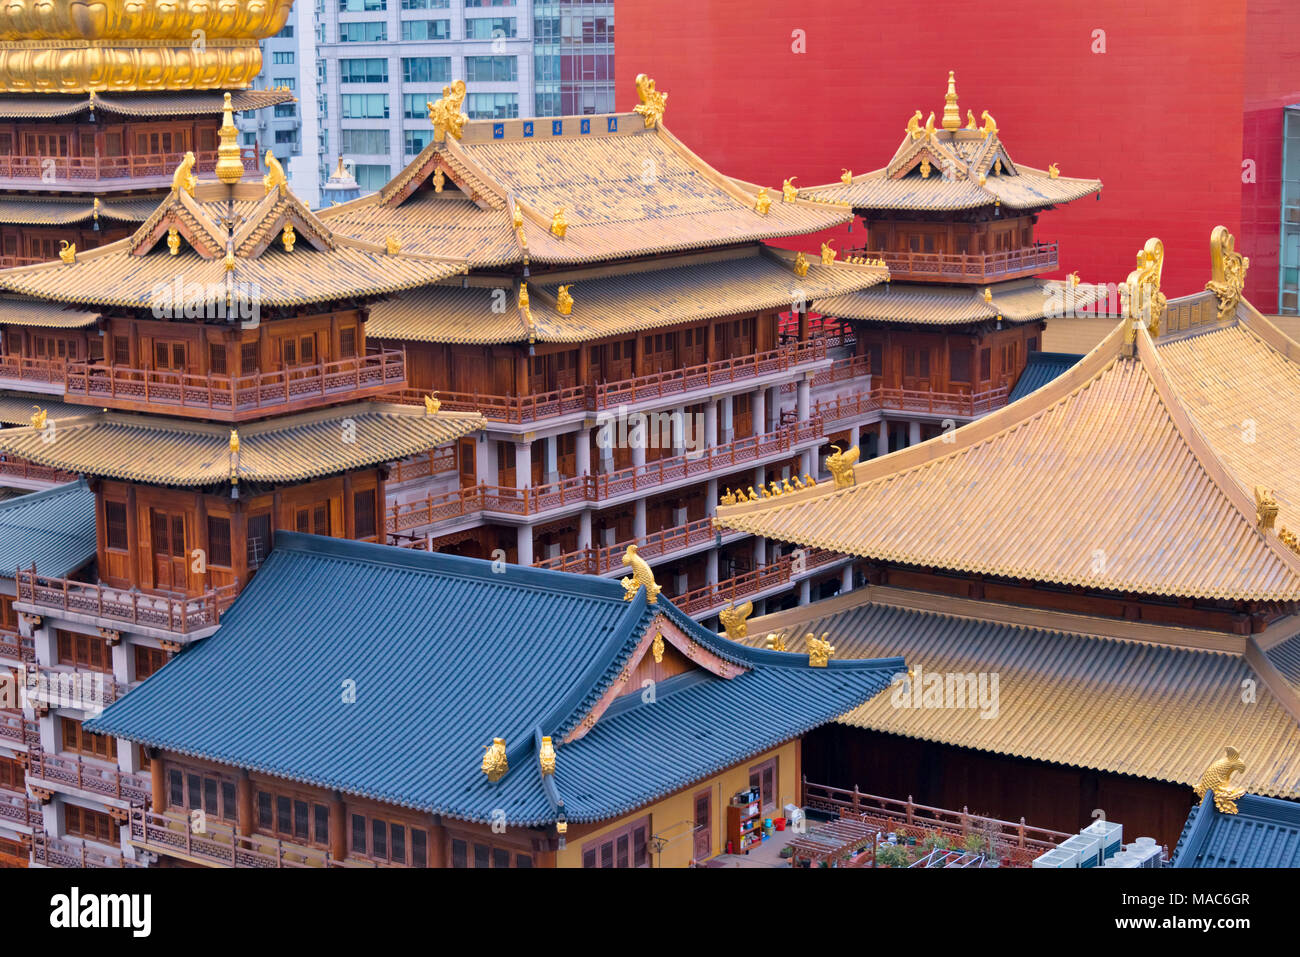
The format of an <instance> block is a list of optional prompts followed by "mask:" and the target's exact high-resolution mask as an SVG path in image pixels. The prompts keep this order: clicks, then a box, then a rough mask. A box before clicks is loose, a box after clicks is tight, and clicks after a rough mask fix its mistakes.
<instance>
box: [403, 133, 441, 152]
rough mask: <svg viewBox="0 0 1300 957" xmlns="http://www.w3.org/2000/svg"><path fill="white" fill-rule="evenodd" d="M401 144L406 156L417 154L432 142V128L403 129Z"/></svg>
mask: <svg viewBox="0 0 1300 957" xmlns="http://www.w3.org/2000/svg"><path fill="white" fill-rule="evenodd" d="M402 139H403V146H404V147H405V149H406V155H407V156H418V155H419V154H420V151H421V150H422V149H424V148H425V147H426V146H428V145H429V144H430V143H432V142H433V130H432V129H427V130H403V131H402Z"/></svg>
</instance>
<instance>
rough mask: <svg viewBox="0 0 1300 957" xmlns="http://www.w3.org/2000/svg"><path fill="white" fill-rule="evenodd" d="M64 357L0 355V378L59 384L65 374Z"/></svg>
mask: <svg viewBox="0 0 1300 957" xmlns="http://www.w3.org/2000/svg"><path fill="white" fill-rule="evenodd" d="M67 370H68V363H67V360H66V359H35V358H28V357H26V356H11V355H0V379H16V380H18V381H19V382H32V383H41V384H44V385H61V384H62V383H63V382H64V379H65V377H66V376H67Z"/></svg>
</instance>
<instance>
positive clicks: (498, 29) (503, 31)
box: [465, 17, 519, 40]
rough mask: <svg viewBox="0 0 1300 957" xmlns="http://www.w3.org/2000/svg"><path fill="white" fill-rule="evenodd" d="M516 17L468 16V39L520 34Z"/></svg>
mask: <svg viewBox="0 0 1300 957" xmlns="http://www.w3.org/2000/svg"><path fill="white" fill-rule="evenodd" d="M516 24H517V21H516V20H515V18H514V17H466V18H465V39H466V40H496V39H499V38H502V37H506V38H509V37H514V36H518V35H519V30H518V27H517V25H516Z"/></svg>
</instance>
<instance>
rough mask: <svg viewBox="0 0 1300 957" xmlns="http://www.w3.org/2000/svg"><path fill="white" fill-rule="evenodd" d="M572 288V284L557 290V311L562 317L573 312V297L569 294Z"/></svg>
mask: <svg viewBox="0 0 1300 957" xmlns="http://www.w3.org/2000/svg"><path fill="white" fill-rule="evenodd" d="M572 286H573V284H572V283H570V284H569V285H567V286H559V287H557V288H556V290H555V309H556V311H557V312H558V313H559V314H560V315H562V316H567V315H569V314H571V313H572V312H573V296H572V294H570V292H569V289H570V288H572Z"/></svg>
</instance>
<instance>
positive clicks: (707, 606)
mask: <svg viewBox="0 0 1300 957" xmlns="http://www.w3.org/2000/svg"><path fill="white" fill-rule="evenodd" d="M802 552H803V554H802V555H799V554H795V553H791V554H789V555H783V556H782V557H781V558H779V559H777V560H776V561H774V562H769V563H768V564H766V565H761V566H759V567H758V568H755V569H754V570H752V571H748V572H744V573H742V574H740V575H736V576H733V577H732V578H727V579H724V580H722V581H720V582H716V583H714V584H711V585H703V586H701V587H699V588H695V589H692V590H691V591H688V592H686V593H685V594H683V595H677V596H675V597H674V598H673V604H674V605H676V606H677V607H678V608H680V609H681V610H682V611H684V612H685V613H686V614H688V615H691V616H693V617H697V618H698V617H703V616H705V615H708V614H709V613H711V612H714V611H717V610H718V609H720V608H723V607H725V606H727V605H730V604H733V603H734V602H737V601H742V600H744V599H746V598H748V597H749V596H750V595H756V594H758V593H759V592H761V591H766V590H767V589H769V588H775V587H777V586H778V585H786V584H789V583H790V582H791V581H793V580H794V578H795V577H796V576H798V575H800V574H802V573H803V572H804V571H807V570H808V569H810V568H820V567H821V566H823V565H827V564H829V563H831V562H834V561H838V560H839V559H841V558H843V557H844V556H842V555H841V554H840V553H839V552H830V551H826V550H824V549H821V548H806V549H802Z"/></svg>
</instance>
